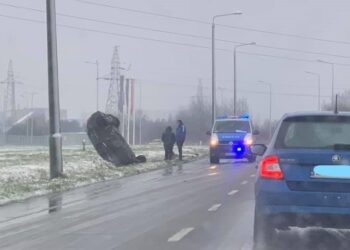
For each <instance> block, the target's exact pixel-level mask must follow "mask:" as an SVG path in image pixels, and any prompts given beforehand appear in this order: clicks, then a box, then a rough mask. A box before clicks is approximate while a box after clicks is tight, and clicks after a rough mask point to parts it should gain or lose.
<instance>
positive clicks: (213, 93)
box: [211, 11, 242, 124]
mask: <svg viewBox="0 0 350 250" xmlns="http://www.w3.org/2000/svg"><path fill="white" fill-rule="evenodd" d="M241 14H242V12H240V11H237V12H233V13H228V14H223V15H216V16H213V19H212V25H211V46H212V47H211V56H212V60H211V73H212V86H211V87H212V90H211V121H212V124H214V121H215V116H216V82H215V20H216V19H217V18H219V17H225V16H233V15H241Z"/></svg>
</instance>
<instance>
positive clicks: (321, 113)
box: [282, 111, 350, 119]
mask: <svg viewBox="0 0 350 250" xmlns="http://www.w3.org/2000/svg"><path fill="white" fill-rule="evenodd" d="M300 116H350V112H338V113H334V112H333V111H310V112H294V113H287V114H285V115H284V116H283V117H282V118H283V119H286V118H290V117H300Z"/></svg>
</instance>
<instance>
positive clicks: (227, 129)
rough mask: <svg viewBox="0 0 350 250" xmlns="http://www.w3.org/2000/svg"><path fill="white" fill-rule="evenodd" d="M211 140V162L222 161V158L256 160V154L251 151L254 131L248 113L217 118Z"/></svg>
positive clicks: (256, 132) (255, 132)
mask: <svg viewBox="0 0 350 250" xmlns="http://www.w3.org/2000/svg"><path fill="white" fill-rule="evenodd" d="M209 134H210V135H211V138H210V141H209V151H210V163H214V164H215V163H220V159H233V158H235V159H241V158H246V159H248V161H249V162H254V161H255V159H256V156H255V155H253V154H252V153H251V152H250V146H251V145H252V143H253V135H256V134H258V131H253V128H252V124H251V120H250V119H249V116H248V115H246V114H245V115H241V116H225V117H220V118H218V119H216V120H215V122H214V125H213V128H212V131H211V132H209Z"/></svg>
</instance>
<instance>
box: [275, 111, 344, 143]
mask: <svg viewBox="0 0 350 250" xmlns="http://www.w3.org/2000/svg"><path fill="white" fill-rule="evenodd" d="M342 145H343V148H346V149H348V148H349V147H347V146H349V145H350V117H349V116H339V115H332V116H298V117H291V118H287V119H285V120H284V121H283V122H282V124H281V127H280V130H279V133H278V136H277V140H276V143H275V148H278V149H283V148H311V149H312V148H314V149H322V148H325V149H326V148H339V147H341V146H342Z"/></svg>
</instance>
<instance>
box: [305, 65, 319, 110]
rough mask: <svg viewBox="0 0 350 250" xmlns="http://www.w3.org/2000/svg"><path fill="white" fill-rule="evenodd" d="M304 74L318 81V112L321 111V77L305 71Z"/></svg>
mask: <svg viewBox="0 0 350 250" xmlns="http://www.w3.org/2000/svg"><path fill="white" fill-rule="evenodd" d="M305 73H306V74H309V75H314V76H317V79H318V111H320V110H321V76H320V74H318V73H314V72H310V71H305Z"/></svg>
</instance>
